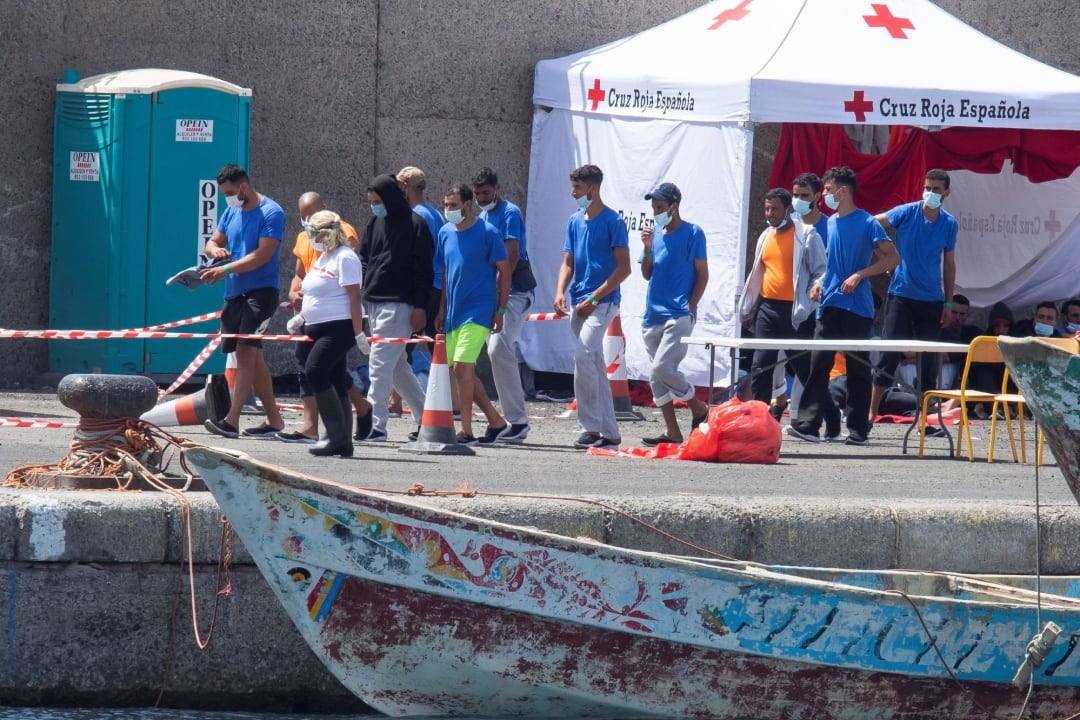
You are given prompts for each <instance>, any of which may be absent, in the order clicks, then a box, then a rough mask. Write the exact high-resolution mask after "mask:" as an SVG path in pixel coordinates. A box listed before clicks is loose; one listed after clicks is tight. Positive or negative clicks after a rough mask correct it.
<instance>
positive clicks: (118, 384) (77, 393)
mask: <svg viewBox="0 0 1080 720" xmlns="http://www.w3.org/2000/svg"><path fill="white" fill-rule="evenodd" d="M56 396H57V398H59V399H60V402H61V403H63V404H64V406H65V407H68V408H71V409H72V410H74V411H75V412H77V413H79V416H80V417H83V418H93V419H95V420H106V419H112V418H115V419H119V418H129V417H132V418H137V417H139V416H140V415H142V414H143V413H144V412H146V411H147V410H149V409H150V408H152V407H154V405H156V404H157V400H158V388H157V385H155V384H154V381H153V380H151V379H150V378H148V377H143V376H142V375H90V374H86V375H65V376H64V377H63V378H62V379H61V380H60V384H59V385H58V386H57V388H56Z"/></svg>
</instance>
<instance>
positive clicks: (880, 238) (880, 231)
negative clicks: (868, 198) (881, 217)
mask: <svg viewBox="0 0 1080 720" xmlns="http://www.w3.org/2000/svg"><path fill="white" fill-rule="evenodd" d="M889 222H890V223H891V222H892V220H890V221H889ZM893 227H896V226H895V225H893ZM870 237H871V238H873V240H874V243H875V244H877V243H879V242H892V240H891V239H890V238H889V235H888V233H886V232H885V228H883V227H881V223H879V222H878V221H877V218H875V217H874V216H873V215H871V216H870Z"/></svg>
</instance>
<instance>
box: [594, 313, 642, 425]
mask: <svg viewBox="0 0 1080 720" xmlns="http://www.w3.org/2000/svg"><path fill="white" fill-rule="evenodd" d="M604 364H605V365H607V376H608V383H609V384H610V385H611V402H612V403H613V404H614V405H615V419H616V420H644V419H645V416H643V415H642V414H641V413H639V412H637V411H636V410H634V406H633V404H631V402H630V383H629V382H627V380H626V336H625V335H623V331H622V318H620V317H619V316H618V315H616V316H615V317H614V318H612V320H611V324H610V325H608V329H607V334H605V335H604Z"/></svg>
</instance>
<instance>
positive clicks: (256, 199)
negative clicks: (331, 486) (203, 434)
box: [201, 164, 285, 438]
mask: <svg viewBox="0 0 1080 720" xmlns="http://www.w3.org/2000/svg"><path fill="white" fill-rule="evenodd" d="M217 182H218V189H219V190H220V191H221V193H222V194H223V195H224V196H225V203H226V204H227V205H228V208H227V209H226V210H225V212H224V213H222V215H221V220H220V221H218V226H217V230H215V231H214V234H213V235H212V236H211V237H210V239H209V240H207V241H206V254H207V255H209V256H210V257H212V258H216V259H224V258H229V259H230V261H229V262H228V263H227V264H225V265H221V266H219V267H214V268H210V269H208V270H204V271H203V273H202V275H201V278H202V280H203V282H205V283H211V284H212V283H216V282H217V281H218V280H221V279H224V280H225V307H224V308H222V311H221V332H223V333H230V334H231V333H237V334H247V333H251V334H258V333H262V332H264V331H265V330H266V327H267V325H269V324H270V318H272V317H273V316H274V313H275V312H277V305H278V257H279V253H280V250H281V239H282V237H284V234H285V211H284V210H282V209H281V206H280V205H278V204H277V203H276V202H274V201H273V200H271V199H270V198H268V197H266V196H265V195H263V194H262V193H259V192H258V191H256V190H255V188H253V187H252V186H251V180H250V178H248V174H247V172H246V171H245V170H244V168H242V167H240V166H239V165H231V164H230V165H226V166H225V167H223V168H222V169H221V171H220V172H219V173H218V176H217ZM221 351H222V352H223V353H225V354H228V353H231V352H235V353H236V382H235V383H234V386H233V391H232V404H231V406H230V407H229V412H228V413H227V414H226V415H225V417H223V418H207V419H206V422H205V423H204V425H205V426H206V429H207V430H209V431H210V432H212V433H214V434H216V435H221V436H222V437H229V438H235V437H239V436H240V434H241V433H240V430H239V426H240V413H241V412H242V411H243V408H244V401H245V400H247V397H248V394H249V393H251V391H252V389H254V390H255V394H256V395H257V396H258V398H259V400H260V401H261V402H262V406H263V409H264V410H265V411H266V421H265V422H263V423H262V424H261V425H259V426H258V427H254V428H248V429H246V430H244V432H243V435H244V437H254V438H274V437H275V436H276V435H277V433H278V431H280V430H281V429H282V428H284V427H285V421H284V420H283V419H282V417H281V413H280V412H279V411H278V407H277V402H276V401H275V400H274V384H273V379H272V378H271V377H270V368H268V367H267V366H266V359H265V358H264V357H263V350H262V341H261V340H249V339H243V340H237V339H236V338H226V339H225V340H224V341H223V342H222V343H221Z"/></svg>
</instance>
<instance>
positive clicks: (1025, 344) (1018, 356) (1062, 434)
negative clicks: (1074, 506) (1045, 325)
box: [998, 337, 1080, 502]
mask: <svg viewBox="0 0 1080 720" xmlns="http://www.w3.org/2000/svg"><path fill="white" fill-rule="evenodd" d="M998 347H999V348H1001V356H1002V357H1003V358H1005V365H1006V366H1007V367H1008V368H1009V374H1010V375H1011V376H1012V378H1013V380H1014V381H1015V382H1016V385H1017V387H1019V388H1020V392H1021V393H1022V394H1023V396H1024V399H1025V400H1026V401H1027V404H1028V407H1029V408H1031V414H1032V415H1033V416H1034V417H1035V420H1036V421H1038V423H1039V427H1040V428H1041V429H1042V431H1043V432H1044V433H1045V434H1046V444H1047V446H1048V447H1049V448H1050V451H1051V452H1052V453H1053V454H1054V459H1055V460H1057V464H1058V467H1060V468H1061V472H1062V474H1063V475H1064V476H1065V480H1066V481H1067V482H1068V484H1069V489H1070V490H1072V494H1073V496H1074V497H1075V498H1076V500H1077V502H1080V355H1078V354H1077V353H1076V352H1075V349H1074V352H1069V351H1068V350H1065V349H1064V348H1061V347H1058V346H1057V345H1054V344H1052V343H1048V342H1043V341H1042V340H1039V339H1038V338H1010V337H1003V338H999V339H998Z"/></svg>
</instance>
